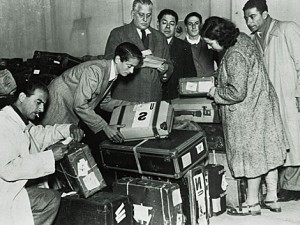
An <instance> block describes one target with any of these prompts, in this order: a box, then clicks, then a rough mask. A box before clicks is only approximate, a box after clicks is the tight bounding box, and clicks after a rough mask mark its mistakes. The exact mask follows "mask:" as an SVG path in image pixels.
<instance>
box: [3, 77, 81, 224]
mask: <svg viewBox="0 0 300 225" xmlns="http://www.w3.org/2000/svg"><path fill="white" fill-rule="evenodd" d="M48 93H49V92H48V89H47V87H46V86H45V85H44V84H42V83H40V82H37V81H32V80H30V81H27V82H25V83H24V84H22V85H17V90H16V91H15V93H14V97H15V100H14V102H13V104H12V105H10V106H5V107H4V108H3V109H2V110H1V111H0V142H1V145H0V155H1V157H0V199H1V201H0V218H1V224H10V225H17V224H26V225H33V224H35V225H45V224H49V225H50V224H52V222H53V221H54V219H55V217H56V213H57V210H58V208H59V204H60V194H59V193H58V192H57V191H55V190H50V189H47V188H34V187H26V188H25V184H26V183H27V181H28V180H30V179H35V178H40V177H44V176H46V175H49V174H52V173H53V172H54V171H55V161H57V160H60V159H62V158H63V156H64V155H65V154H66V153H67V152H68V149H67V147H66V146H64V145H63V144H61V145H55V147H53V148H52V149H47V147H48V146H50V145H52V144H54V143H56V142H58V141H59V140H61V139H65V138H67V137H70V136H71V137H73V138H74V139H75V140H77V141H80V140H81V139H82V137H83V131H82V130H80V129H79V128H78V127H77V126H75V125H71V124H69V125H67V124H64V125H55V126H46V127H43V126H42V125H38V126H35V125H33V123H31V122H30V121H32V120H35V118H36V117H38V116H39V114H40V113H41V112H43V111H44V105H45V104H46V101H47V98H48Z"/></svg>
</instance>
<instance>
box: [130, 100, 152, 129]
mask: <svg viewBox="0 0 300 225" xmlns="http://www.w3.org/2000/svg"><path fill="white" fill-rule="evenodd" d="M155 104H156V103H154V102H152V103H150V104H139V105H137V106H136V107H135V108H134V110H133V111H135V114H134V118H133V122H132V128H134V127H149V126H150V122H151V118H152V114H153V112H154V109H155Z"/></svg>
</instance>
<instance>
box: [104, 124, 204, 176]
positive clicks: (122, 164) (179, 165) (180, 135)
mask: <svg viewBox="0 0 300 225" xmlns="http://www.w3.org/2000/svg"><path fill="white" fill-rule="evenodd" d="M100 154H101V159H102V163H103V165H104V167H105V168H108V169H114V170H121V171H127V172H134V173H139V174H142V175H153V176H161V177H169V178H175V179H178V178H180V177H182V176H183V175H184V174H185V173H186V172H187V171H188V170H189V169H190V168H192V167H194V166H195V165H196V164H197V163H198V162H200V161H201V160H203V159H204V158H205V157H206V156H207V154H208V151H207V145H206V138H205V136H204V133H203V132H202V131H190V130H172V132H171V133H170V135H169V137H168V138H166V139H151V140H144V141H130V142H125V143H121V144H116V143H112V142H111V141H108V140H107V141H104V142H102V143H101V144H100Z"/></svg>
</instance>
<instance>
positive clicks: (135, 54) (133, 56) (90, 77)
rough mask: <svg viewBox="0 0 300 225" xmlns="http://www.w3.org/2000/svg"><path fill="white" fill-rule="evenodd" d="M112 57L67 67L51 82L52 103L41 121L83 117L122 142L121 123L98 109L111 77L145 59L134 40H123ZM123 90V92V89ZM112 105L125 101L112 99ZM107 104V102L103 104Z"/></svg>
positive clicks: (123, 74) (76, 120)
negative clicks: (110, 122)
mask: <svg viewBox="0 0 300 225" xmlns="http://www.w3.org/2000/svg"><path fill="white" fill-rule="evenodd" d="M114 52H115V56H114V58H113V59H112V60H93V61H88V62H84V63H81V64H79V65H77V66H75V67H72V68H71V69H69V70H67V71H65V72H64V73H63V74H62V75H61V76H59V77H57V78H55V79H54V80H53V81H52V82H51V83H50V84H49V91H50V98H49V107H48V109H47V110H46V113H45V115H44V117H43V120H42V121H41V122H42V124H44V125H47V124H50V125H53V124H56V123H74V124H78V123H79V121H82V122H83V123H84V124H85V125H87V126H88V128H89V129H90V130H91V131H92V132H93V133H95V134H96V133H98V132H100V131H104V133H105V135H106V136H107V137H108V138H109V139H110V140H112V141H115V142H122V141H123V135H122V134H121V133H120V132H119V130H118V128H119V127H120V125H108V124H107V122H106V121H105V120H104V119H103V118H102V117H101V116H100V115H99V114H97V113H96V112H95V108H96V106H97V105H98V104H99V103H101V101H102V100H103V99H104V97H105V95H106V94H107V88H108V86H110V87H111V85H112V83H111V85H108V84H109V81H112V82H115V80H116V79H117V78H118V79H119V77H120V76H121V77H127V76H128V75H129V74H132V73H133V72H134V69H135V67H137V66H138V65H139V64H140V62H141V61H142V53H141V51H140V50H139V49H138V47H137V46H135V45H134V44H132V43H129V42H125V43H121V44H119V45H118V46H117V48H116V49H115V50H114ZM122 94H124V93H122ZM106 103H107V104H112V106H111V107H110V108H109V109H110V110H111V111H112V109H113V107H115V106H118V105H120V104H123V102H122V101H114V100H111V101H109V102H106ZM101 106H103V107H106V108H107V106H106V104H104V105H101Z"/></svg>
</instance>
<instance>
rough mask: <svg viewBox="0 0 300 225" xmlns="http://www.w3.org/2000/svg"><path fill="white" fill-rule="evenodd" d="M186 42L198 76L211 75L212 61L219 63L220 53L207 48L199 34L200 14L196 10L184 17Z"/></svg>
mask: <svg viewBox="0 0 300 225" xmlns="http://www.w3.org/2000/svg"><path fill="white" fill-rule="evenodd" d="M184 24H185V27H186V32H187V35H186V38H185V39H184V40H185V41H186V42H188V43H190V44H191V45H192V52H193V59H194V64H195V67H196V71H197V76H198V77H208V76H212V75H213V73H214V70H215V65H214V62H216V65H219V62H220V61H221V59H219V58H220V56H221V55H222V54H221V53H216V52H214V51H212V50H211V49H208V47H207V45H206V43H205V42H204V41H203V40H202V38H201V36H200V28H201V26H202V16H201V15H200V14H199V13H197V12H191V13H189V14H188V15H187V16H186V17H185V19H184ZM219 55H220V56H219Z"/></svg>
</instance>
